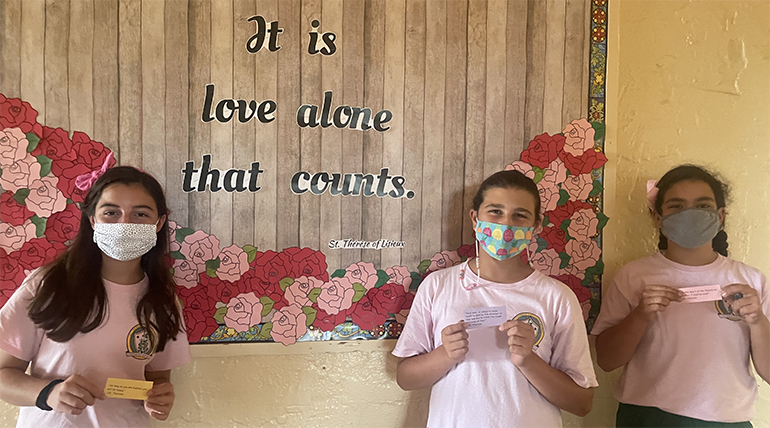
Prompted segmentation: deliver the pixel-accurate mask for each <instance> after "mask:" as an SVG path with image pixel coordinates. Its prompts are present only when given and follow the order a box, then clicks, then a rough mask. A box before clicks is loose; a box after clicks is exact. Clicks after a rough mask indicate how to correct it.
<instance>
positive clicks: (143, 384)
mask: <svg viewBox="0 0 770 428" xmlns="http://www.w3.org/2000/svg"><path fill="white" fill-rule="evenodd" d="M151 388H152V382H147V381H143V380H133V379H116V378H112V377H111V378H109V379H107V385H105V386H104V395H106V396H108V397H110V398H127V399H129V400H146V399H147V391H149V390H150V389H151Z"/></svg>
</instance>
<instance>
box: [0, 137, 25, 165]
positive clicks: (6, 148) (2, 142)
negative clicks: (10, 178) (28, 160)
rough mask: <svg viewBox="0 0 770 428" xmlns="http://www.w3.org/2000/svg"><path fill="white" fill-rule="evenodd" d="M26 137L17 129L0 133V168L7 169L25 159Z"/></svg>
mask: <svg viewBox="0 0 770 428" xmlns="http://www.w3.org/2000/svg"><path fill="white" fill-rule="evenodd" d="M28 145H29V141H27V136H26V135H24V133H23V132H22V131H21V129H19V128H10V129H4V130H2V131H0V167H3V168H5V167H8V166H11V165H13V164H14V163H16V161H18V160H21V159H24V158H25V157H27V146H28Z"/></svg>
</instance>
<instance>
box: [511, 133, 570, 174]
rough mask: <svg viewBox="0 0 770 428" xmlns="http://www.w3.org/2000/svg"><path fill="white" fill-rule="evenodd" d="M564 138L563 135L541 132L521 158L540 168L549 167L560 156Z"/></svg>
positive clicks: (522, 153)
mask: <svg viewBox="0 0 770 428" xmlns="http://www.w3.org/2000/svg"><path fill="white" fill-rule="evenodd" d="M564 140H565V139H564V136H563V135H559V134H556V135H554V136H550V135H548V134H540V135H538V136H537V137H535V139H534V140H532V141H530V142H529V147H527V149H526V150H524V151H523V152H521V160H522V161H524V162H526V163H528V164H530V165H534V166H536V167H538V168H542V169H545V168H548V165H550V164H551V162H553V161H555V160H556V158H558V157H559V152H560V151H561V150H562V148H564Z"/></svg>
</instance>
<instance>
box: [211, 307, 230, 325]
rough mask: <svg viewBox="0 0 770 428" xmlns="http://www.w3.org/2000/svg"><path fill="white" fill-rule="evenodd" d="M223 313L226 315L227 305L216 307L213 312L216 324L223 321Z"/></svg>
mask: <svg viewBox="0 0 770 428" xmlns="http://www.w3.org/2000/svg"><path fill="white" fill-rule="evenodd" d="M225 315H227V306H225V307H222V308H219V309H217V311H216V312H215V313H214V319H215V320H216V322H217V324H224V323H225Z"/></svg>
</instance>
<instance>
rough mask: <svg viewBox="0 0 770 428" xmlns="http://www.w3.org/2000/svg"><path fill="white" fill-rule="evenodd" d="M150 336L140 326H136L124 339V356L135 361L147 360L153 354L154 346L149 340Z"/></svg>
mask: <svg viewBox="0 0 770 428" xmlns="http://www.w3.org/2000/svg"><path fill="white" fill-rule="evenodd" d="M150 334H151V333H149V332H148V331H147V330H145V329H144V327H142V326H141V325H139V324H137V325H135V326H134V328H132V329H131V331H129V332H128V337H126V356H127V357H132V358H134V359H137V360H147V359H149V358H150V357H152V354H154V353H155V345H154V344H153V342H156V341H153V340H150Z"/></svg>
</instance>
